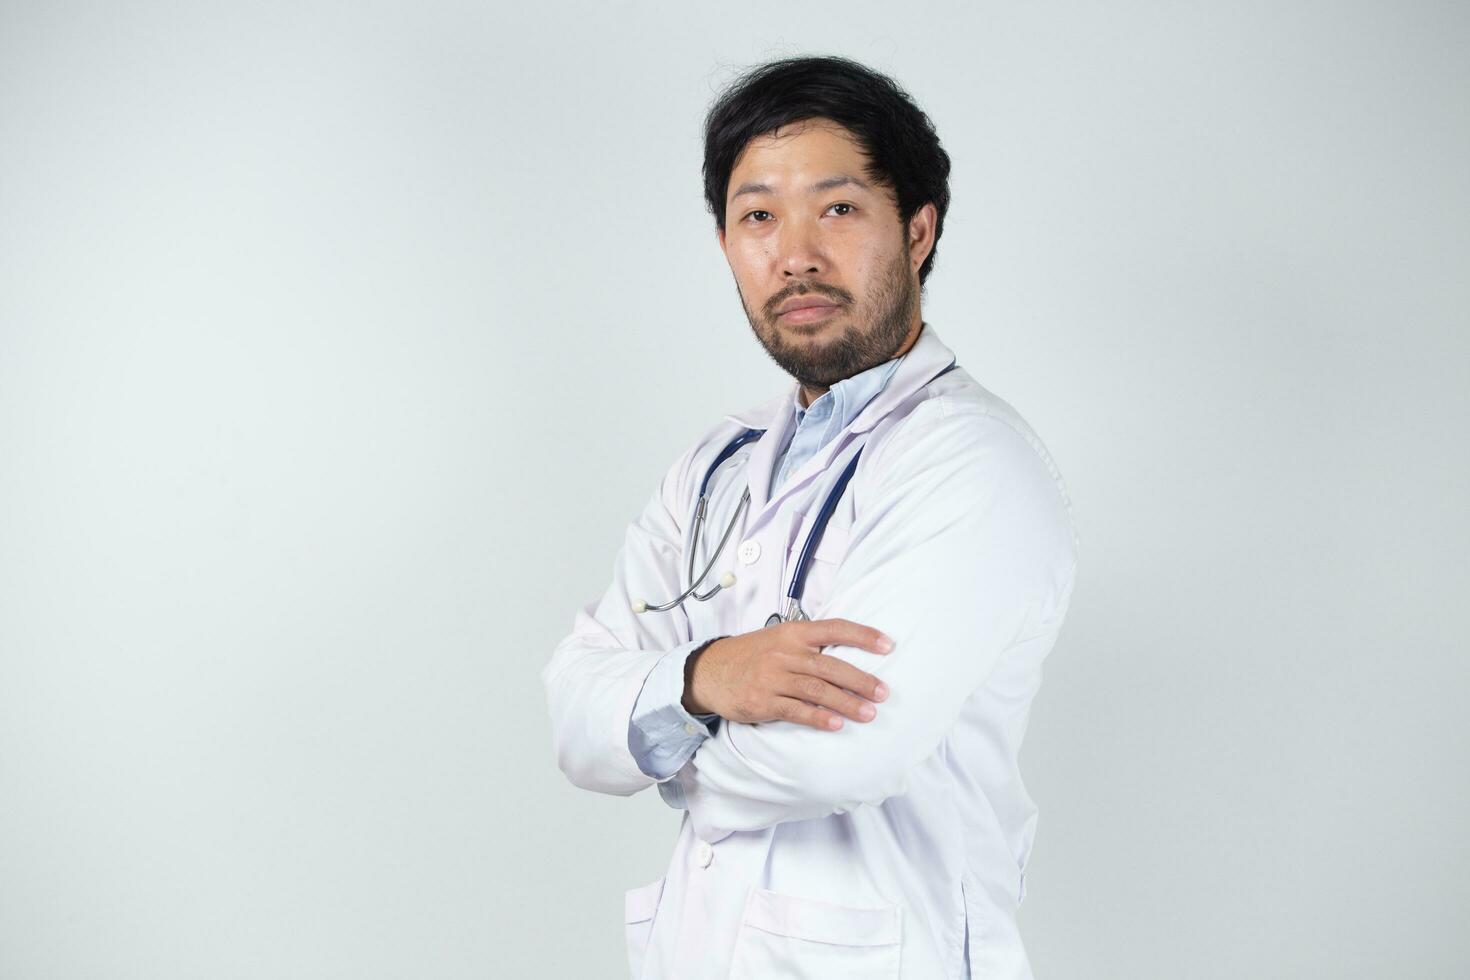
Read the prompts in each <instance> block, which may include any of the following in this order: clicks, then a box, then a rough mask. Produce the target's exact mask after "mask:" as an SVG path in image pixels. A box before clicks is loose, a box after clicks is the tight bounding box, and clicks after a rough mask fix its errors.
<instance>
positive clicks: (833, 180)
mask: <svg viewBox="0 0 1470 980" xmlns="http://www.w3.org/2000/svg"><path fill="white" fill-rule="evenodd" d="M847 184H852V185H853V186H855V187H861V188H862V189H863V190H865V191H870V190H872V188H871V187H869V186H868V185H867V184H866V183H864V182H863V181H861V180H858V179H857V178H856V177H849V176H848V175H847V174H838V175H837V176H836V177H828V178H827V179H825V180H819V181H817V182H816V183H815V184H813V185H812V186H811V187H810V188H809V191H810V193H812V194H818V193H821V192H822V191H830V190H831V189H832V188H834V187H842V186H844V185H847ZM771 193H774V192H773V191H772V190H771V185H770V184H749V183H747V184H741V185H740V189H739V190H737V191H736V192H735V193H734V194H731V195H730V200H732V201H733V200H735V198H737V197H739V196H740V195H741V194H771Z"/></svg>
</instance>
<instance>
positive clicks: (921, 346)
mask: <svg viewBox="0 0 1470 980" xmlns="http://www.w3.org/2000/svg"><path fill="white" fill-rule="evenodd" d="M952 360H954V352H953V351H951V350H950V349H949V347H948V346H946V345H945V343H944V342H943V341H942V340H940V339H939V334H938V333H936V332H935V330H934V328H933V327H932V326H930V325H929V323H928V322H927V321H925V322H924V323H923V324H922V325H921V327H920V329H919V337H918V339H917V340H915V341H914V346H912V347H910V348H909V350H908V352H907V353H906V354H904V356H903V358H902V359H901V360H900V361H899V364H898V368H897V370H895V371H894V372H893V377H891V378H889V379H888V384H887V385H886V386H884V388H883V390H882V391H880V392H878V394H877V395H875V396H873V399H872V401H870V402H868V404H867V407H865V408H864V409H863V410H862V411H861V412H859V413H858V414H857V417H856V418H854V419H853V420H852V422H851V423H850V424H849V425H848V426H847V428H845V429H843V430H842V431H841V432H839V433H838V434H837V435H836V436H835V437H833V438H832V439H831V440H830V441H829V442H828V443H827V444H826V445H825V446H823V447H822V448H821V449H820V450H818V451H817V452H816V453H815V454H814V455H813V456H812V457H811V458H810V459H808V460H807V461H806V462H805V463H803V464H802V465H801V466H799V467H798V468H797V469H796V470H795V472H793V473H791V474H790V475H789V476H787V477H786V480H785V482H783V483H782V485H781V487H780V488H779V489H778V490H777V491H776V494H775V496H774V497H771V498H769V499H767V493H768V492H769V490H770V485H771V472H772V470H773V468H774V467H775V464H776V456H777V453H778V451H779V448H780V447H781V446H784V445H785V443H786V435H787V432H788V431H789V430H790V428H791V426H792V425H794V424H795V420H796V413H795V411H794V410H793V408H792V398H793V397H795V393H796V390H797V388H798V387H799V385H798V382H796V381H794V380H793V381H792V382H791V385H790V386H789V387H788V388H787V389H786V391H784V392H783V393H781V394H780V395H777V396H776V397H774V398H771V399H768V400H766V401H763V402H761V403H759V404H757V405H754V406H752V407H750V408H748V409H746V410H745V411H743V412H736V413H733V414H730V415H726V416H725V418H726V419H728V420H730V421H731V422H736V423H738V424H740V425H743V426H745V427H746V428H749V429H764V430H765V435H763V436H761V438H760V439H758V440H756V443H755V447H754V448H753V449H752V450H751V454H750V459H749V462H748V463H747V464H746V479H747V482H748V485H749V487H750V513H751V515H752V517H753V519H754V523H755V524H759V523H760V522H761V521H762V520H763V519H764V517H765V516H766V514H765V512H766V510H767V508H768V507H769V505H770V504H772V503H775V502H777V501H779V500H781V499H782V498H783V497H785V496H786V495H787V494H788V493H790V492H792V491H793V490H796V489H797V488H798V487H800V486H802V485H804V484H805V483H806V481H807V480H809V479H810V478H811V477H812V475H813V474H815V473H820V472H822V471H823V470H825V469H826V468H827V465H828V463H829V462H830V461H831V459H832V457H833V456H834V455H835V454H837V453H838V452H841V450H842V449H843V447H845V446H846V445H847V443H848V442H849V441H850V438H851V436H853V435H857V434H861V433H864V432H867V431H868V430H870V429H872V428H873V426H875V425H877V424H878V423H879V422H880V421H882V419H883V417H884V416H886V415H887V414H888V413H889V412H890V411H892V410H893V409H894V408H896V407H897V406H899V405H900V404H901V403H902V402H903V401H904V399H906V398H908V397H909V396H910V395H912V394H913V393H914V392H916V391H918V390H919V389H920V388H921V387H923V386H924V385H925V384H926V383H927V382H928V381H929V380H930V379H931V378H933V377H934V376H935V375H936V374H938V373H939V372H940V371H941V370H943V369H944V368H945V367H946V366H947V365H948V364H949V363H950V362H951V361H952Z"/></svg>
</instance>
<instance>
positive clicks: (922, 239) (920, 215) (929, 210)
mask: <svg viewBox="0 0 1470 980" xmlns="http://www.w3.org/2000/svg"><path fill="white" fill-rule="evenodd" d="M938 221H939V209H938V208H936V207H935V206H934V202H933V201H930V202H928V203H926V204H925V205H924V206H923V207H921V208H919V210H917V211H915V212H914V216H913V217H912V218H910V219H909V235H908V246H909V264H911V265H912V266H913V267H914V271H915V272H917V271H918V269H919V266H921V265H923V264H924V260H925V259H927V258H928V257H929V253H930V252H932V251H933V250H934V226H935V224H937V223H938Z"/></svg>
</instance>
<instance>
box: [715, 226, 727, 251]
mask: <svg viewBox="0 0 1470 980" xmlns="http://www.w3.org/2000/svg"><path fill="white" fill-rule="evenodd" d="M715 238H716V239H717V240H718V241H719V243H720V251H721V252H723V251H725V229H723V228H720V227H718V226H716V227H715Z"/></svg>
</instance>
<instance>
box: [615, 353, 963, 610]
mask: <svg viewBox="0 0 1470 980" xmlns="http://www.w3.org/2000/svg"><path fill="white" fill-rule="evenodd" d="M957 366H958V365H957V364H956V363H955V362H954V361H950V362H949V366H948V367H946V368H945V369H944V370H943V371H940V372H939V374H936V375H935V376H934V377H933V378H930V379H929V380H930V382H933V381H935V380H936V379H938V378H939V377H940V376H941V375H944V374H947V373H949V372H950V371H953V370H954V369H955V368H956V367H957ZM765 432H766V430H765V429H746V430H745V431H743V432H741V433H740V434H739V435H737V436H736V437H735V438H734V439H732V440H731V441H730V443H729V445H727V446H726V447H725V448H724V449H723V450H722V451H721V452H720V454H719V455H718V456H716V457H715V459H714V462H713V463H711V464H710V466H709V469H708V470H706V471H705V474H704V480H703V481H701V482H700V484H699V502H698V503H697V504H695V505H694V536H693V537H691V538H690V539H689V542H690V547H689V577H690V578H691V579H693V582H692V584H691V585H690V586H689V588H687V589H685V590H684V591H683V592H682V593H681V594H680V595H679V596H677V597H676V598H673V599H670V600H669V601H668V602H663V603H660V604H658V605H656V606H654V605H650V604H649V603H648V602H647V600H644V599H638V600H636V601H635V602H634V603H633V611H634V612H635V613H642V612H665V611H667V610H669V609H673V608H674V607H675V606H678V605H682V604H683V602H684V600H685V599H688V598H689V597H690V596H693V597H694V598H695V599H698V600H699V601H700V602H706V601H708V600H709V599H712V598H714V596H715V594H716V593H718V592H719V591H720V590H721V589H728V588H730V587H731V586H733V585H734V584H735V573H734V572H726V573H725V574H724V575H722V576H720V581H719V582H718V583H716V585H715V587H714V588H712V589H710V590H709V591H708V592H705V593H703V594H700V593H699V592H698V591H697V590H698V589H699V585H700V583H701V582H703V581H704V580H705V578H706V577H707V576H708V575H709V573H710V570H711V569H713V568H714V567H715V562H717V561H718V560H719V558H720V554H721V553H722V552H723V551H724V550H725V545H726V544H727V543H728V542H729V540H730V535H731V534H733V533H734V532H735V525H736V523H738V522H739V520H740V514H741V512H742V511H744V510H745V508H746V506H747V505H748V504H749V503H750V486H749V485H748V484H747V485H746V487H745V490H744V492H743V493H741V495H740V503H738V504H736V505H735V513H734V514H732V515H731V516H730V523H729V525H728V526H727V527H726V528H725V533H724V534H722V535H720V543H719V545H718V546H717V547H716V548H715V550H714V553H713V554H712V555H710V559H709V562H708V563H707V564H706V565H705V566H704V571H702V572H700V573H699V577H698V578H694V552H695V550H696V545H698V543H699V540H700V538H699V531H700V528H701V527H702V526H703V525H704V515H705V512H706V510H707V509H708V507H709V483H710V479H711V478H712V477H714V475H715V471H716V470H718V469H719V468H720V466H721V464H723V463H724V462H725V461H726V460H727V459H729V458H730V457H731V456H733V455H735V453H736V452H737V451H739V449H740V447H742V446H744V445H745V444H746V443H748V442H750V441H752V440H754V439H759V438H760V437H761V436H763V435H764V434H765ZM865 448H866V446H863V447H859V448H858V451H857V452H856V453H854V454H853V456H852V459H851V460H849V461H848V463H847V467H846V468H845V469H843V471H842V475H841V476H839V477H838V478H837V482H836V483H834V484H832V488H831V489H830V490H828V491H827V499H826V500H824V501H823V502H822V509H821V510H819V511H817V519H816V521H815V522H813V524H812V529H811V530H810V531H809V532H807V536H806V543H805V544H803V545H802V548H801V555H800V557H798V558H797V560H796V572H795V573H794V574H793V575H792V576H791V585H790V586H789V587H788V588H787V589H786V604H785V606H784V607H783V608H782V609H781V610H779V611H777V612H773V613H771V615H770V616H769V617H767V618H766V625H767V626H775V625H776V624H777V623H792V622H800V621H805V620H807V619H808V616H807V614H806V611H805V610H803V609H802V608H801V596H802V592H803V591H805V589H806V572H807V567H808V566H809V565H810V564H811V559H812V555H813V554H814V553H815V552H816V548H817V545H818V544H819V543H820V542H821V540H822V532H824V531H826V530H827V522H828V521H829V520H831V518H832V514H833V512H834V511H836V510H837V502H838V501H839V500H841V499H842V494H843V491H845V490H846V489H847V484H848V481H849V480H851V479H852V474H853V472H854V471H855V470H856V469H857V464H858V459H859V457H861V456H862V454H863V449H865Z"/></svg>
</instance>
